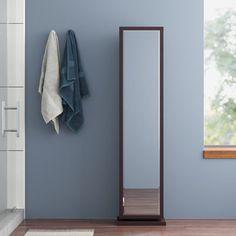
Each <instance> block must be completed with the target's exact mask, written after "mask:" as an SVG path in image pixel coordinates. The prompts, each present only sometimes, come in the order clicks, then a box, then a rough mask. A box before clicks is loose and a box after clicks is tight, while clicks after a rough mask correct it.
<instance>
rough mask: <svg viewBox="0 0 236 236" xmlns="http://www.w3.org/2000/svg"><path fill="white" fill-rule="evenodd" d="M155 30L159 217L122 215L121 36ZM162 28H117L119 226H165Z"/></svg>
mask: <svg viewBox="0 0 236 236" xmlns="http://www.w3.org/2000/svg"><path fill="white" fill-rule="evenodd" d="M127 30H128V31H129V30H130V31H132V30H142V31H145V30H149V31H150V30H155V31H159V32H160V215H124V212H123V211H124V207H123V196H124V195H123V194H124V188H123V172H124V170H123V43H124V42H123V38H124V37H123V36H124V31H127ZM163 54H164V28H163V27H137V26H135V27H130V26H128V27H120V28H119V56H120V58H119V64H120V65H119V76H120V83H119V110H120V114H119V126H120V128H119V216H118V218H117V223H118V224H120V225H166V222H165V219H164V209H163V205H164V201H163V200H164V199H163V191H164V186H163V184H164V121H163V114H164V79H163V77H164V55H163Z"/></svg>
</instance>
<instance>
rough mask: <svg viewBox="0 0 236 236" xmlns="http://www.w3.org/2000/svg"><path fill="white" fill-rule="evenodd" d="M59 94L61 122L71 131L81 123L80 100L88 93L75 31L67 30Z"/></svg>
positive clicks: (75, 129) (76, 128) (76, 129)
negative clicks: (61, 112) (61, 106)
mask: <svg viewBox="0 0 236 236" xmlns="http://www.w3.org/2000/svg"><path fill="white" fill-rule="evenodd" d="M60 94H61V97H62V104H63V114H62V122H63V123H65V124H66V125H67V127H68V128H70V129H71V130H72V131H75V132H76V131H78V130H79V129H80V127H81V125H82V124H83V121H84V118H83V109H82V103H81V100H82V98H84V97H85V96H86V95H88V87H87V83H86V80H85V76H84V73H83V70H82V67H81V63H80V59H79V50H78V44H77V40H76V36H75V33H74V32H73V31H72V30H69V31H68V32H67V37H66V45H65V51H64V56H63V61H62V67H61V80H60Z"/></svg>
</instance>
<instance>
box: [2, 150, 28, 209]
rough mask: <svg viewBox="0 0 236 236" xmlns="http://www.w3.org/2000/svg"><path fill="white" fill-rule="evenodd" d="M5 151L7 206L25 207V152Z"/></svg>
mask: <svg viewBox="0 0 236 236" xmlns="http://www.w3.org/2000/svg"><path fill="white" fill-rule="evenodd" d="M6 153H7V208H8V209H12V208H18V209H24V208H25V152H24V151H16V152H15V151H13V152H12V151H11V152H6Z"/></svg>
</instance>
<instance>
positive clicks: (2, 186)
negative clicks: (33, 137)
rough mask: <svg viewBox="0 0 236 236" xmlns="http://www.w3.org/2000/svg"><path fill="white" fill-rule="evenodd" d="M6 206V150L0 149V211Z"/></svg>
mask: <svg viewBox="0 0 236 236" xmlns="http://www.w3.org/2000/svg"><path fill="white" fill-rule="evenodd" d="M6 208H7V152H1V151H0V212H1V211H3V210H5V209H6Z"/></svg>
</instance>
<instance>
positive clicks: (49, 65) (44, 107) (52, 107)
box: [38, 31, 63, 134]
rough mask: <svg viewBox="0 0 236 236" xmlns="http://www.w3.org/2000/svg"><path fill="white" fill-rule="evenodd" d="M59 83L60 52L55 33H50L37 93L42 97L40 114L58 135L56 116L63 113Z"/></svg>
mask: <svg viewBox="0 0 236 236" xmlns="http://www.w3.org/2000/svg"><path fill="white" fill-rule="evenodd" d="M59 83H60V51H59V41H58V37H57V34H56V32H55V31H51V32H50V34H49V37H48V41H47V45H46V48H45V52H44V57H43V63H42V70H41V77H40V82H39V90H38V91H39V93H40V94H41V95H42V101H41V113H42V116H43V119H44V121H45V122H46V124H48V123H49V122H50V121H52V122H53V124H54V128H55V130H56V132H57V134H59V121H58V116H59V115H60V114H61V113H62V112H63V107H62V100H61V97H60V94H59Z"/></svg>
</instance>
